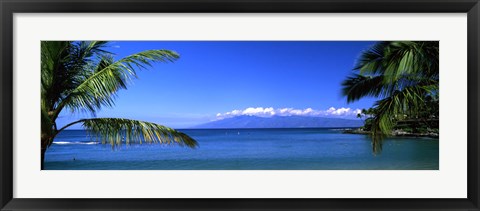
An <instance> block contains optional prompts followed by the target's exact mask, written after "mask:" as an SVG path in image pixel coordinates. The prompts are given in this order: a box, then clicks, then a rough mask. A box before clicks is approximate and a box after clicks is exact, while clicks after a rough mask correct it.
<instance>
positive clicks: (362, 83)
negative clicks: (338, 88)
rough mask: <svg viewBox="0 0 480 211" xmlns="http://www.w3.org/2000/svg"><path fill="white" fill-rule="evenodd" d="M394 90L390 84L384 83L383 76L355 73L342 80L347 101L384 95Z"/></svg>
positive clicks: (343, 92)
mask: <svg viewBox="0 0 480 211" xmlns="http://www.w3.org/2000/svg"><path fill="white" fill-rule="evenodd" d="M391 91H392V87H391V85H390V84H387V83H384V80H383V76H382V75H378V76H363V75H360V74H353V75H352V76H349V77H348V78H347V79H346V80H344V81H343V82H342V94H343V95H344V96H346V97H347V102H349V103H350V102H354V101H357V100H359V99H361V98H363V97H366V96H370V97H384V96H388V95H389V93H390V92H391Z"/></svg>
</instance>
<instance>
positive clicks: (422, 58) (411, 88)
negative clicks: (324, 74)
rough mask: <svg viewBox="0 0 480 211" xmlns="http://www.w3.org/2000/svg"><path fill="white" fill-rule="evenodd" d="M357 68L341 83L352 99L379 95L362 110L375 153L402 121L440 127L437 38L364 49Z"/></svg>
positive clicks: (379, 45)
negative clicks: (369, 105) (383, 138)
mask: <svg viewBox="0 0 480 211" xmlns="http://www.w3.org/2000/svg"><path fill="white" fill-rule="evenodd" d="M353 71H354V72H353V74H352V75H351V76H349V77H348V78H347V79H346V80H345V81H343V83H342V87H343V89H342V93H343V95H344V96H346V97H347V101H348V102H354V101H357V100H359V99H361V98H364V97H376V98H381V99H380V100H378V101H376V103H375V104H374V105H373V107H372V108H371V109H369V110H365V111H366V112H364V114H363V115H365V114H366V117H367V121H366V123H367V124H366V125H365V127H368V129H369V130H370V131H371V135H372V143H373V150H374V152H379V151H380V150H381V143H382V142H381V141H382V137H383V136H385V135H388V134H391V131H392V129H393V128H395V127H396V126H397V125H399V124H398V123H400V122H402V123H405V122H424V123H426V124H427V126H429V127H435V125H436V127H437V129H438V102H439V46H438V42H436V41H421V42H415V41H393V42H378V43H376V44H375V45H373V46H372V47H371V48H370V49H368V50H366V51H364V52H363V53H362V54H361V56H360V58H359V59H358V60H357V63H356V65H355V67H354V69H353ZM361 116H362V114H361ZM432 122H433V123H432ZM435 122H436V123H435ZM432 125H433V126H432Z"/></svg>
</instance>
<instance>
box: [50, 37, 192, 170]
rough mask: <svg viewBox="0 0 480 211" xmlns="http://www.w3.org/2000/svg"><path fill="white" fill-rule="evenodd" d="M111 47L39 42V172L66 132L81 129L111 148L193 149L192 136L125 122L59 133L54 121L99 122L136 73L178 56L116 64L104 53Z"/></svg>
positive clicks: (147, 54) (141, 56)
mask: <svg viewBox="0 0 480 211" xmlns="http://www.w3.org/2000/svg"><path fill="white" fill-rule="evenodd" d="M106 47H107V42H103V41H91V42H70V41H61V42H59V41H42V42H41V83H42V84H41V116H42V118H41V121H42V122H41V125H42V126H41V127H42V128H41V132H42V134H41V169H44V160H45V152H46V151H47V149H48V148H49V147H50V146H51V144H52V143H53V140H54V138H55V137H56V136H57V135H58V133H60V132H61V131H62V130H64V129H66V128H68V127H70V126H72V125H74V124H81V125H82V126H83V128H85V129H86V130H87V131H89V134H90V136H91V137H95V138H96V140H98V141H101V143H102V144H106V143H110V144H111V145H112V147H115V146H118V145H121V144H122V143H125V144H130V143H142V142H146V143H163V144H170V143H177V144H179V145H182V146H184V145H185V146H188V147H192V148H193V147H195V146H196V145H197V142H196V141H195V140H194V139H192V138H191V137H189V136H188V135H186V134H184V133H182V132H179V131H176V130H174V129H171V128H168V127H165V126H162V125H158V124H155V123H150V122H144V121H138V120H130V119H123V118H88V119H80V120H78V121H75V122H72V123H70V124H67V125H65V126H64V127H62V128H57V124H56V119H57V118H58V116H59V114H60V113H61V112H62V111H63V110H65V109H66V110H67V111H69V112H72V113H73V112H86V113H90V114H91V115H92V116H95V113H96V112H97V111H98V110H100V109H101V108H102V107H103V106H107V107H111V106H113V105H114V99H115V97H116V93H117V91H118V90H120V89H126V86H127V83H128V82H129V81H130V80H132V79H133V78H136V77H137V75H136V69H145V68H147V67H149V66H151V64H152V63H153V62H173V61H175V60H177V59H178V58H179V55H178V54H177V53H176V52H174V51H170V50H147V51H143V52H140V53H136V54H133V55H130V56H127V57H124V58H122V59H119V60H117V61H114V59H113V54H112V53H110V52H108V51H106V50H105V48H106Z"/></svg>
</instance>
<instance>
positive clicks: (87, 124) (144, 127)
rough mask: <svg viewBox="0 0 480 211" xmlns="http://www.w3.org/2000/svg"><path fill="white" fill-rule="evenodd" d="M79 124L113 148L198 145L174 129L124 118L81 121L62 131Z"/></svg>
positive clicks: (95, 138) (92, 135) (95, 137)
mask: <svg viewBox="0 0 480 211" xmlns="http://www.w3.org/2000/svg"><path fill="white" fill-rule="evenodd" d="M77 123H81V124H82V126H83V127H84V128H85V129H86V130H87V131H88V132H89V134H90V136H91V137H92V138H93V139H94V140H96V141H99V142H101V143H102V144H110V145H112V147H115V146H119V145H122V144H142V143H159V144H178V145H181V146H187V147H191V148H195V147H196V146H197V145H198V143H197V141H195V139H193V138H191V137H190V136H188V135H187V134H185V133H182V132H180V131H177V130H174V129H172V128H169V127H166V126H163V125H159V124H155V123H151V122H145V121H138V120H131V119H122V118H92V119H81V120H78V121H76V122H73V123H70V124H68V125H66V126H65V127H63V128H62V129H60V131H61V130H63V129H65V128H67V127H69V126H71V125H73V124H77Z"/></svg>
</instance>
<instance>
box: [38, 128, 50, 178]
mask: <svg viewBox="0 0 480 211" xmlns="http://www.w3.org/2000/svg"><path fill="white" fill-rule="evenodd" d="M51 140H52V137H51V136H49V135H47V134H45V133H42V136H41V143H40V146H41V149H40V155H41V160H40V162H41V163H40V170H44V163H45V152H46V151H47V148H48V143H50V141H51Z"/></svg>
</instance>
